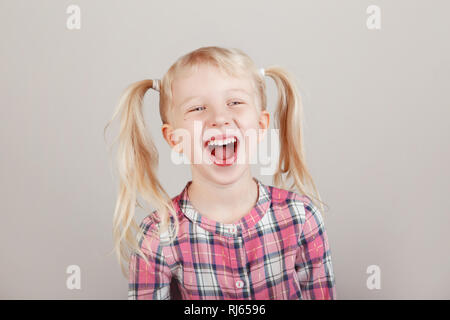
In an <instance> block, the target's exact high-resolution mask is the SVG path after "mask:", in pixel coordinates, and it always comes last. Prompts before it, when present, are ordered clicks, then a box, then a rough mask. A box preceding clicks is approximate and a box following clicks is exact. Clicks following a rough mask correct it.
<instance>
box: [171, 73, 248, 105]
mask: <svg viewBox="0 0 450 320" xmlns="http://www.w3.org/2000/svg"><path fill="white" fill-rule="evenodd" d="M230 89H240V90H241V93H244V92H246V93H247V94H248V95H249V96H253V94H254V90H253V83H252V81H251V79H250V77H249V76H245V75H242V76H239V77H233V76H231V75H228V74H226V73H225V72H223V71H221V70H220V69H218V68H217V67H214V66H210V65H199V66H197V67H196V68H193V69H190V70H183V71H181V72H180V73H179V75H178V76H177V77H176V78H175V79H174V81H173V82H172V94H173V98H174V101H175V104H177V103H180V102H182V101H183V99H186V98H188V97H199V98H200V97H208V96H211V95H220V94H224V93H226V92H228V91H229V90H230Z"/></svg>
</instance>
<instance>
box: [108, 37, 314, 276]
mask: <svg viewBox="0 0 450 320" xmlns="http://www.w3.org/2000/svg"><path fill="white" fill-rule="evenodd" d="M201 64H209V65H212V66H215V67H217V68H218V69H219V70H221V71H223V72H225V73H226V74H228V75H230V76H234V77H238V76H247V77H250V79H251V80H252V81H251V82H252V84H253V85H254V89H255V92H256V97H257V98H258V99H257V101H258V102H259V106H260V108H261V110H266V85H265V78H264V76H263V75H262V74H261V73H260V72H259V69H258V68H257V67H256V65H255V64H254V63H253V61H252V60H251V59H250V57H249V56H247V55H246V54H245V53H244V52H243V51H241V50H239V49H236V48H231V49H227V48H221V47H216V46H210V47H202V48H199V49H197V50H194V51H192V52H190V53H188V54H185V55H183V56H181V57H180V58H179V59H178V60H177V61H176V62H175V63H174V64H173V65H172V66H171V67H170V69H169V70H168V71H167V72H166V74H165V75H164V77H163V78H162V79H161V80H160V82H159V83H158V85H159V93H160V99H159V112H160V116H161V120H162V123H163V124H165V123H171V117H170V116H171V114H172V108H173V106H172V100H173V99H172V91H171V87H172V82H173V81H174V79H175V78H176V76H179V74H180V72H182V71H183V72H184V71H189V70H190V71H195V68H196V67H198V66H200V65H201ZM264 72H265V75H266V76H269V77H271V78H272V79H273V80H274V81H275V84H276V86H277V88H278V102H277V107H276V112H275V126H274V127H275V128H276V129H279V139H280V157H279V162H278V168H277V171H276V173H275V174H274V178H273V181H274V185H275V186H277V187H280V188H283V189H287V187H286V180H287V179H290V178H292V180H293V183H292V184H291V186H290V187H289V189H291V191H294V190H293V188H294V187H295V188H296V189H297V190H298V191H299V192H300V193H301V194H304V195H307V196H308V197H309V198H310V199H311V200H312V199H314V200H312V202H313V204H315V205H317V203H316V202H315V200H318V201H319V202H320V203H321V204H320V207H321V209H322V211H323V206H322V203H323V202H322V200H321V198H320V194H319V193H318V191H317V188H316V185H315V184H314V181H313V179H312V177H311V175H310V173H309V172H308V170H307V167H306V162H305V153H304V145H303V133H302V128H303V124H302V121H303V114H302V112H303V110H302V109H303V108H302V103H301V97H300V94H299V92H298V89H297V86H296V83H295V80H294V77H293V76H292V75H291V74H290V73H289V72H287V71H286V70H284V69H283V68H281V67H279V66H271V67H267V68H265V69H264ZM154 81H155V80H142V81H138V82H135V83H132V84H131V85H129V86H128V87H127V88H126V89H125V91H124V92H123V94H122V96H121V97H120V100H119V103H118V106H117V108H116V111H115V112H114V114H113V116H112V119H111V120H110V121H109V122H108V123H107V125H106V126H105V130H106V128H107V127H108V126H109V125H110V123H111V122H112V121H113V120H114V119H115V117H116V116H117V115H118V114H120V133H119V135H118V138H117V140H118V151H117V165H118V171H119V179H120V182H119V193H118V198H117V202H116V207H115V211H114V218H113V238H114V250H115V251H116V254H117V258H118V260H119V264H120V265H121V268H122V272H123V274H124V275H125V276H127V272H126V265H128V263H129V261H130V254H132V253H137V254H138V255H140V256H141V257H143V258H144V260H145V261H146V262H147V263H148V260H147V256H146V255H145V254H144V252H143V251H142V250H141V248H140V243H139V239H142V238H143V234H144V232H143V230H142V229H143V228H142V225H141V226H138V224H137V223H136V221H135V218H134V216H135V207H136V205H138V206H139V207H141V208H142V206H141V205H140V204H139V203H138V201H137V196H138V194H139V195H141V196H142V198H143V199H144V200H145V201H146V202H148V203H149V204H150V205H153V206H154V207H155V211H153V212H152V213H150V214H149V218H150V219H152V220H153V221H155V222H156V224H157V225H158V226H159V228H156V229H155V228H151V232H150V233H151V235H152V238H155V237H160V236H161V234H162V233H163V232H165V231H166V230H168V229H170V232H169V237H170V242H172V241H173V240H174V239H175V237H176V235H177V234H178V231H179V221H178V218H177V213H176V211H175V208H174V207H173V203H172V199H171V198H170V196H169V195H168V194H167V193H166V191H165V190H164V188H163V187H162V185H161V183H160V181H159V179H158V176H157V167H158V151H157V149H156V147H155V144H154V142H153V139H152V138H151V136H150V135H149V132H148V130H147V127H146V124H145V121H144V117H143V112H142V105H143V98H144V95H145V93H146V92H147V90H148V89H150V88H153V87H155V88H158V87H157V86H154V85H156V84H155V83H154ZM159 222H161V223H160V224H159ZM136 231H137V237H135V236H134V234H135V232H136ZM146 232H149V231H148V230H146ZM142 248H143V249H144V247H142ZM147 248H150V246H149V245H148V246H147Z"/></svg>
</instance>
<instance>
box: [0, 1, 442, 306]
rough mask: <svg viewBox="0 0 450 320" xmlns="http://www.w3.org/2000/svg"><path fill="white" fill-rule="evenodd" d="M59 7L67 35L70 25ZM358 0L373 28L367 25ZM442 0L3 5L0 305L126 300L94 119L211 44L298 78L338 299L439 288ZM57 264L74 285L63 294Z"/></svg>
mask: <svg viewBox="0 0 450 320" xmlns="http://www.w3.org/2000/svg"><path fill="white" fill-rule="evenodd" d="M71 5H76V6H77V8H79V10H80V11H79V13H80V28H79V29H70V28H68V19H69V17H70V16H71V13H68V12H67V11H68V8H69V7H70V6H71ZM372 5H375V6H377V8H378V9H379V13H380V15H379V18H380V20H379V21H380V22H381V24H380V26H381V28H380V29H371V28H370V26H369V27H368V21H369V22H370V20H371V18H370V17H371V16H372V15H373V14H372V13H368V12H367V9H368V8H369V7H370V6H372ZM372 8H373V7H372ZM449 10H450V5H449V4H448V2H447V1H437V0H436V1H432V2H429V1H424V0H422V1H417V0H415V1H411V0H408V1H406V0H397V1H387V0H384V1H380V0H371V1H366V0H363V1H361V0H351V1H348V0H347V1H334V0H327V1H324V0H320V1H317V0H314V1H277V2H274V1H260V0H258V1H236V0H229V1H126V2H125V1H110V0H108V1H107V0H102V1H100V0H97V1H87V0H84V1H81V0H72V1H56V0H53V1H50V0H47V1H44V0H40V1H24V0H20V1H18V0H14V1H12V0H10V1H6V0H2V1H0V21H1V22H0V38H1V39H2V41H1V44H0V46H1V51H0V68H1V69H0V88H1V120H2V125H1V126H0V130H1V135H0V139H1V140H0V144H1V145H0V147H1V160H0V161H1V166H0V168H1V176H0V194H1V223H0V237H1V238H0V252H1V261H0V298H3V299H18V298H24V299H50V298H56V299H126V298H127V279H125V278H124V277H123V276H122V274H121V272H120V268H119V265H118V263H117V261H116V257H115V256H114V254H110V252H111V250H112V245H113V241H112V216H113V211H114V206H115V201H116V195H117V190H118V177H117V175H116V174H115V173H114V171H113V162H112V161H114V155H115V153H114V152H113V153H112V154H109V153H108V151H107V147H108V146H109V145H110V144H111V143H112V141H113V139H114V138H115V137H116V135H117V133H118V122H115V123H114V124H113V126H112V127H111V129H110V130H109V131H107V135H106V138H107V140H106V141H105V140H104V138H103V128H104V126H105V125H106V123H107V121H108V120H109V119H110V117H111V116H112V113H113V111H114V110H115V107H116V105H117V102H118V99H119V96H120V94H121V93H122V91H123V90H124V89H125V87H126V86H128V85H129V84H130V83H132V82H135V81H138V80H142V79H151V78H161V77H162V76H163V74H164V72H166V71H167V69H168V68H169V67H170V65H171V64H172V63H173V62H175V60H176V59H177V58H178V57H180V56H181V55H183V54H185V53H187V52H190V51H192V50H194V49H196V48H198V47H201V46H210V45H217V46H223V47H236V48H240V49H242V50H244V52H246V53H247V54H248V55H249V56H250V57H251V58H252V59H253V60H254V61H255V63H256V64H257V66H258V67H268V66H270V65H275V64H276V65H280V66H282V67H285V68H286V69H287V70H289V71H290V72H291V73H293V74H294V75H295V77H296V78H297V80H298V83H299V86H300V90H301V94H302V97H303V104H304V113H305V127H304V133H305V146H306V157H307V159H306V160H307V164H308V167H309V169H310V171H311V173H312V175H313V178H314V180H315V182H316V184H317V187H318V189H319V192H320V194H321V196H322V199H323V200H324V201H325V202H326V203H327V204H328V205H329V209H328V211H326V212H324V213H323V216H324V220H325V226H326V230H327V232H328V236H329V242H330V247H331V252H332V259H333V260H332V261H333V266H334V271H335V277H336V288H337V294H338V299H407V298H411V299H418V298H425V299H430V298H437V299H444V298H445V299H449V298H450V287H449V283H450V271H449V270H450V256H449V255H448V252H449V243H450V233H449V232H448V227H449V222H450V215H449V207H450V197H449V196H448V192H449V190H450V189H449V181H450V175H449V168H448V164H449V163H450V150H449V133H450V128H449V120H448V119H449V117H450V109H449V107H450V103H449V102H450V98H449V92H450V77H449V76H450V61H449V59H450V58H449V57H450V45H449V41H448V37H449V30H450V20H449V19H448V12H449ZM370 12H372V11H370ZM369 25H370V23H369ZM266 83H267V90H268V91H267V95H268V109H269V111H270V112H271V115H272V119H273V111H274V110H275V105H274V103H275V101H276V100H275V99H276V88H275V84H274V82H273V81H272V80H271V79H270V78H268V77H266ZM158 99H159V95H158V94H157V92H155V91H153V90H149V91H148V93H147V94H146V96H145V99H144V104H145V105H144V109H145V116H146V121H147V124H148V126H149V130H150V132H151V134H152V136H153V138H154V139H155V142H156V144H157V147H158V149H159V151H160V167H159V176H160V179H161V181H162V183H163V186H164V188H166V190H167V192H168V193H169V194H170V195H171V196H175V195H177V194H178V193H179V192H180V191H181V190H182V188H183V187H184V186H185V184H186V182H187V181H188V180H189V179H190V178H191V173H190V168H189V166H188V165H184V166H177V165H175V164H173V163H172V162H171V161H170V152H169V151H170V149H169V147H168V145H167V144H166V143H165V142H164V140H163V138H162V135H161V131H160V126H161V120H160V118H159V114H158V101H159V100H158ZM272 125H273V123H272ZM272 125H271V128H272ZM113 150H114V151H115V150H116V149H115V148H114V149H113ZM259 169H260V168H259V166H254V167H253V168H252V171H253V172H254V175H255V176H256V177H259V178H260V179H261V180H262V181H263V182H264V183H266V184H272V177H271V176H270V175H261V174H260V170H259ZM144 214H145V211H143V210H142V211H138V214H137V219H141V218H142V217H143V216H144ZM69 266H78V267H79V271H80V281H81V282H80V283H81V287H80V289H69V288H68V287H67V280H68V278H69V277H70V275H71V274H70V273H68V267H69ZM69 270H71V269H70V268H69ZM374 270H375V271H374ZM375 273H377V276H378V277H379V280H380V287H378V288H373V287H372V286H371V285H368V283H369V284H370V283H372V282H371V281H372V280H373V278H371V277H373V276H375Z"/></svg>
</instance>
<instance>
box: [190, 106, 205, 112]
mask: <svg viewBox="0 0 450 320" xmlns="http://www.w3.org/2000/svg"><path fill="white" fill-rule="evenodd" d="M200 108H205V107H204V106H198V107H196V108H194V109H191V110H189V112H191V111H197V110H198V109H200Z"/></svg>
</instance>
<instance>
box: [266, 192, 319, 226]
mask: <svg viewBox="0 0 450 320" xmlns="http://www.w3.org/2000/svg"><path fill="white" fill-rule="evenodd" d="M267 187H268V190H269V192H270V195H271V200H272V207H273V209H274V210H277V209H278V210H288V211H289V212H290V214H291V215H292V218H293V219H295V220H298V222H299V223H300V224H303V223H305V221H306V220H307V219H308V218H309V216H311V215H315V214H319V215H320V213H319V211H318V209H317V207H316V206H315V205H314V204H313V202H312V200H311V198H310V197H309V196H307V195H304V194H299V193H297V192H294V191H290V190H286V189H281V188H277V187H274V186H267Z"/></svg>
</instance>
